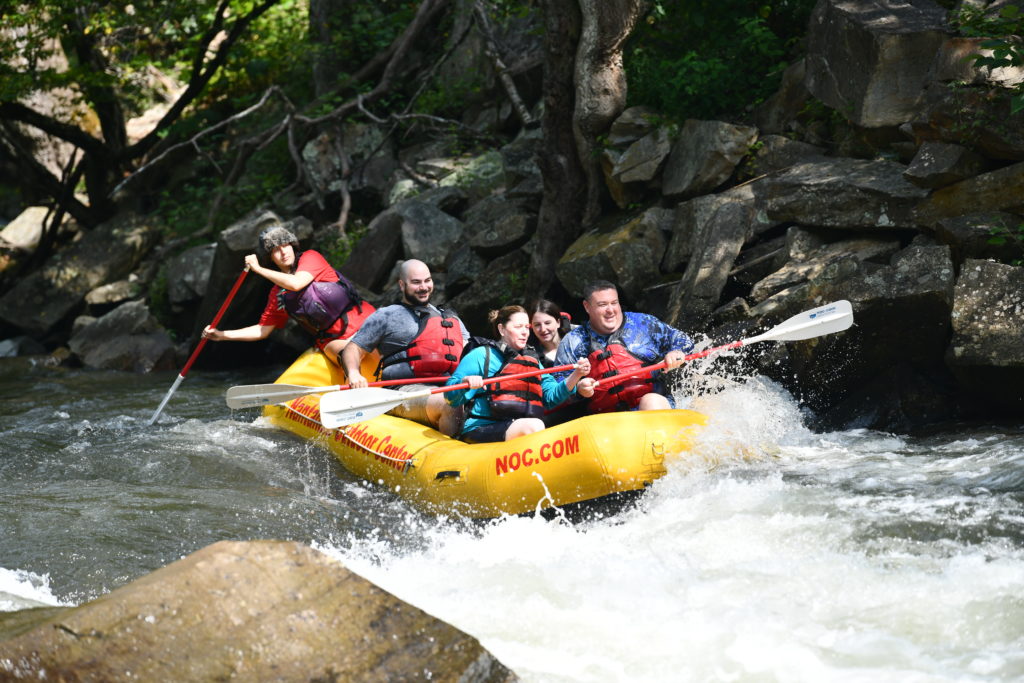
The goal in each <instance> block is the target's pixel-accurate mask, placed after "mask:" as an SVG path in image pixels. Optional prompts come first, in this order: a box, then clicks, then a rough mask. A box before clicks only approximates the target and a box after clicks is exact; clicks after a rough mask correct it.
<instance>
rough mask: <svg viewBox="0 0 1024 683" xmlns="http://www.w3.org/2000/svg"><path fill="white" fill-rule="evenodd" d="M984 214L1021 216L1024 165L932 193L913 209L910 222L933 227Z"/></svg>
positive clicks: (1022, 211) (1007, 167) (1023, 203)
mask: <svg viewBox="0 0 1024 683" xmlns="http://www.w3.org/2000/svg"><path fill="white" fill-rule="evenodd" d="M978 210H984V211H1006V212H1009V213H1013V214H1018V215H1024V162H1021V163H1017V164H1013V165H1012V166H1006V167H1004V168H1000V169H997V170H995V171H989V172H988V173H982V174H981V175H978V176H975V177H973V178H968V179H967V180H963V181H960V182H959V183H955V184H953V185H949V186H947V187H943V188H941V189H939V190H936V191H935V192H933V193H932V194H931V196H929V197H928V198H927V199H926V200H924V201H923V202H921V203H920V204H919V205H918V206H917V207H915V209H914V219H915V220H916V221H917V222H919V223H920V224H921V225H924V226H929V227H934V226H936V225H937V224H938V223H939V221H941V220H943V219H946V218H951V217H954V216H962V215H964V214H968V213H975V212H977V211H978Z"/></svg>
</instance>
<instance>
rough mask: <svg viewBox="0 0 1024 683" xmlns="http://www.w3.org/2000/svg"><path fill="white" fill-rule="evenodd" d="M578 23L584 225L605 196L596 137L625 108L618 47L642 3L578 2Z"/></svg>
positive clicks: (626, 0) (635, 0)
mask: <svg viewBox="0 0 1024 683" xmlns="http://www.w3.org/2000/svg"><path fill="white" fill-rule="evenodd" d="M579 5H580V10H581V14H582V18H583V25H582V31H581V34H580V40H579V48H578V49H577V51H576V111H575V114H574V123H575V127H576V148H577V150H578V151H579V155H580V163H581V164H582V165H583V169H584V172H585V173H586V176H587V204H586V208H585V210H584V213H583V225H584V226H589V225H591V224H593V223H594V222H595V221H596V220H597V219H598V218H599V217H600V215H601V203H602V199H603V197H604V196H605V194H606V191H605V184H604V176H603V174H602V172H601V158H600V149H599V147H598V142H597V141H598V137H599V136H600V135H602V134H603V133H605V132H606V131H607V130H608V128H609V127H611V125H612V122H613V121H614V120H615V119H616V118H617V117H618V115H619V114H621V113H622V110H623V109H625V108H626V71H625V69H624V68H623V64H622V48H623V45H624V44H625V42H626V39H627V38H628V37H629V34H630V33H632V32H633V27H634V26H636V22H637V19H639V18H640V17H641V16H642V15H643V13H644V12H645V11H646V10H647V5H648V2H647V0H579Z"/></svg>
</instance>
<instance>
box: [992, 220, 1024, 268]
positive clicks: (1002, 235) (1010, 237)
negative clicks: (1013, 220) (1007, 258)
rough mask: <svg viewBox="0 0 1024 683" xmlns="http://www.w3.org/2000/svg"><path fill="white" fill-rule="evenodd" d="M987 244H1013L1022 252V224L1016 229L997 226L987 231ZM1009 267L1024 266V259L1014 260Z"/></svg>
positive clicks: (1023, 233) (1023, 243)
mask: <svg viewBox="0 0 1024 683" xmlns="http://www.w3.org/2000/svg"><path fill="white" fill-rule="evenodd" d="M989 235H990V237H989V238H988V243H989V244H992V245H996V246H1002V245H1004V244H1015V245H1016V246H1017V248H1019V249H1020V250H1022V251H1024V223H1020V224H1019V225H1017V226H1016V227H1009V226H1006V225H997V226H994V227H992V228H990V229H989ZM1010 265H1014V266H1024V259H1014V260H1013V261H1011V262H1010Z"/></svg>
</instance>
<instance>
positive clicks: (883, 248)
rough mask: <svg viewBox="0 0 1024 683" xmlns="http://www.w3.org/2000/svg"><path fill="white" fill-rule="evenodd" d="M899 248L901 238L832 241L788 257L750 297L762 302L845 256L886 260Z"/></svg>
mask: <svg viewBox="0 0 1024 683" xmlns="http://www.w3.org/2000/svg"><path fill="white" fill-rule="evenodd" d="M899 249H900V243H899V241H898V240H883V239H875V238H870V237H864V238H857V239H849V240H840V241H838V242H829V243H828V244H824V245H822V246H820V247H817V248H815V249H812V250H810V251H809V252H808V253H807V254H801V255H800V256H798V257H797V258H793V259H791V260H789V261H787V262H786V263H785V265H783V266H782V267H781V268H779V269H778V270H776V271H775V272H773V273H772V274H770V275H768V276H767V277H765V278H764V279H763V280H760V281H759V282H757V283H756V284H754V286H753V287H751V290H750V296H749V299H750V300H751V301H752V302H754V303H760V302H762V301H764V300H765V299H767V298H769V297H771V296H772V295H774V294H776V293H778V292H781V291H782V290H784V289H787V288H789V287H793V286H794V285H798V284H801V283H804V282H809V281H811V280H814V279H815V278H816V277H817V276H818V275H819V274H820V273H821V272H822V271H824V270H825V269H826V268H828V266H830V265H832V264H833V263H838V262H839V261H842V260H844V259H854V260H856V261H874V262H883V261H888V260H889V258H890V257H892V255H893V254H895V253H896V252H897V251H899Z"/></svg>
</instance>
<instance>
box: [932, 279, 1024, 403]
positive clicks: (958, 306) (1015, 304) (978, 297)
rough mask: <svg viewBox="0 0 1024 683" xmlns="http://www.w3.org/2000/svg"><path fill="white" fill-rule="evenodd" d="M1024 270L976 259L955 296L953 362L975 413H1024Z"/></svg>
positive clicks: (953, 368)
mask: <svg viewBox="0 0 1024 683" xmlns="http://www.w3.org/2000/svg"><path fill="white" fill-rule="evenodd" d="M1021 330H1024V268H1021V267H1014V266H1009V265H1005V264H1002V263H991V262H989V261H980V260H974V259H970V260H967V261H965V262H964V264H963V266H962V267H961V269H960V277H959V278H958V279H957V282H956V289H955V291H954V299H953V337H952V340H951V341H950V345H949V353H948V355H947V357H946V359H947V363H948V364H949V367H950V369H951V370H952V371H953V374H954V375H955V376H956V378H957V380H958V381H959V383H960V385H961V387H963V388H964V389H965V390H966V392H967V394H968V396H970V398H971V400H972V404H973V407H974V411H973V412H974V413H975V414H977V415H980V416H982V417H989V415H987V414H986V411H988V410H990V409H995V410H997V411H999V412H1000V413H1003V414H1008V415H1012V416H1014V417H1019V416H1020V415H1021V414H1022V413H1024V346H1022V345H1021Z"/></svg>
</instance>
